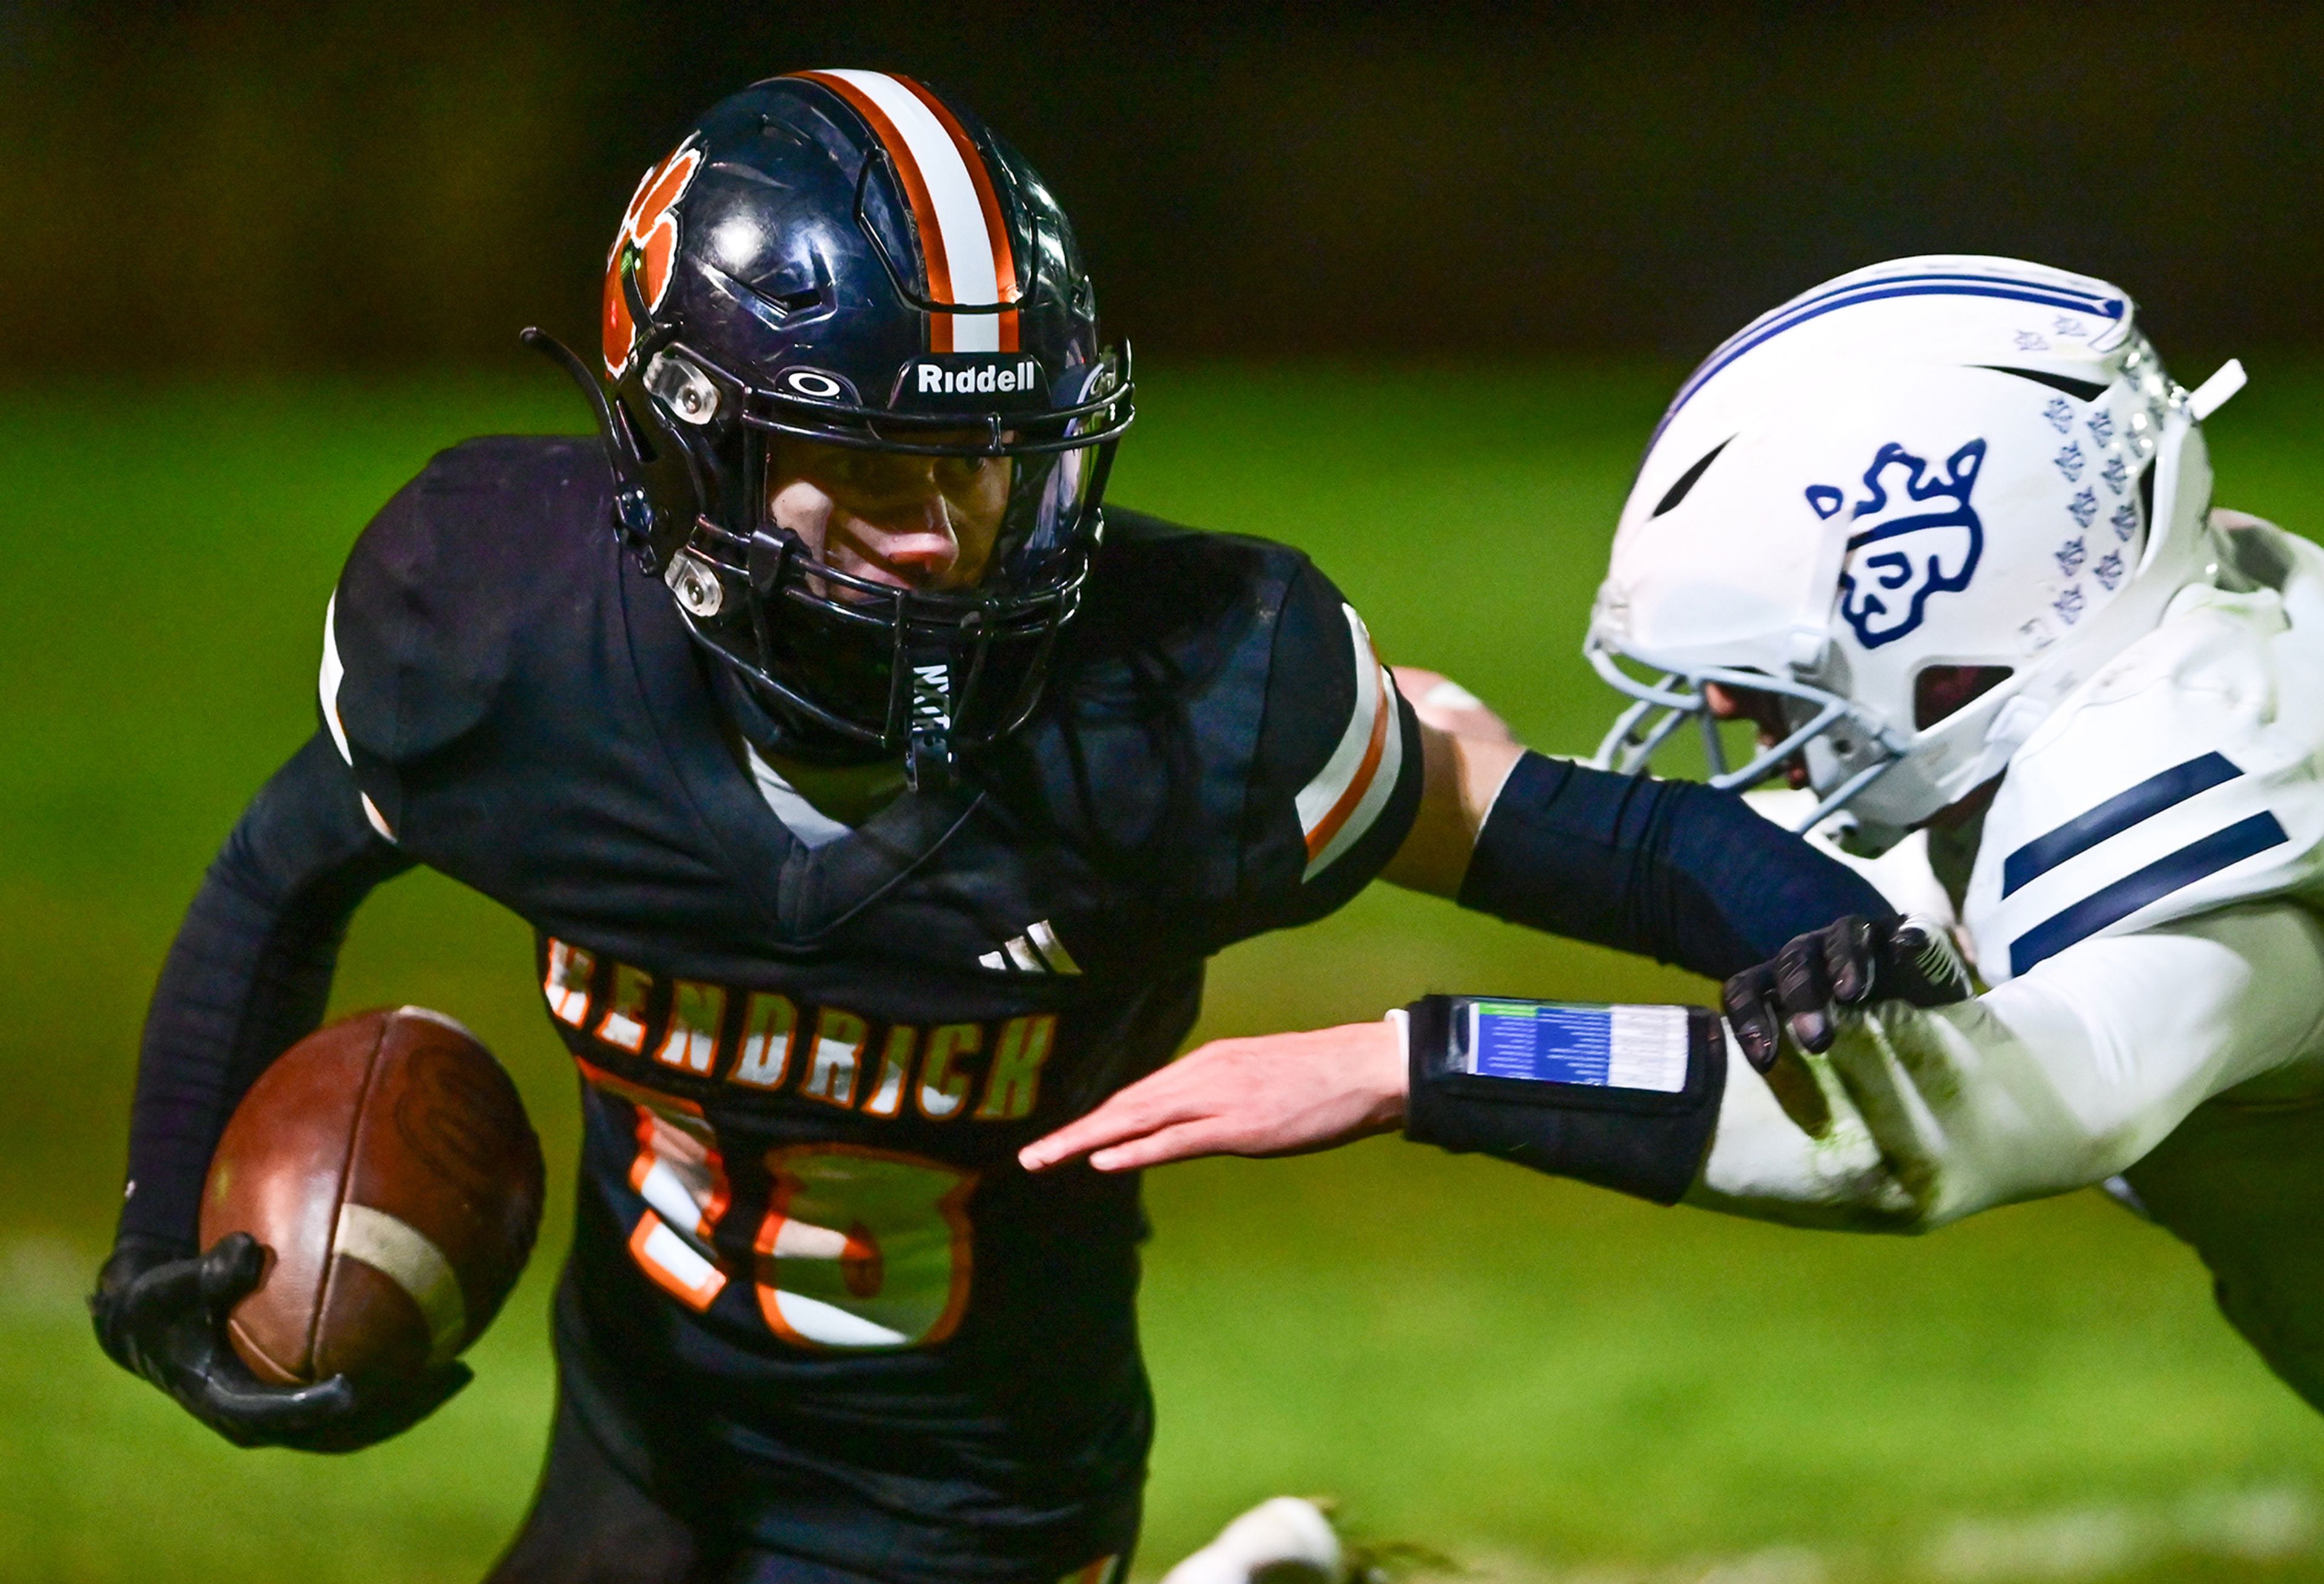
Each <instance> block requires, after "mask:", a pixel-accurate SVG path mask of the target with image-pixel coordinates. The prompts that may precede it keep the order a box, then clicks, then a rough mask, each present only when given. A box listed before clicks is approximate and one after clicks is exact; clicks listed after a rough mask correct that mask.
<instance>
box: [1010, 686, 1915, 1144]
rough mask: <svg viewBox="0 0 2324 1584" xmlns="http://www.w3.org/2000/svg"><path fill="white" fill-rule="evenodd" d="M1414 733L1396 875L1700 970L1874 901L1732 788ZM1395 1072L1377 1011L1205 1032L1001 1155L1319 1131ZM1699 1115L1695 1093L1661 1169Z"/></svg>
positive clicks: (1736, 964)
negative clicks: (1418, 781)
mask: <svg viewBox="0 0 2324 1584" xmlns="http://www.w3.org/2000/svg"><path fill="white" fill-rule="evenodd" d="M1422 750H1423V753H1424V755H1425V767H1426V775H1425V779H1424V782H1423V790H1422V794H1421V803H1420V808H1419V811H1418V813H1417V815H1416V817H1415V819H1414V822H1413V824H1412V828H1411V831H1410V833H1409V834H1407V835H1406V838H1405V842H1404V845H1403V847H1402V849H1401V850H1400V851H1399V852H1397V855H1396V858H1395V859H1394V860H1393V861H1391V862H1390V863H1389V865H1388V869H1387V870H1386V871H1385V874H1386V878H1388V879H1391V880H1394V881H1396V882H1397V884H1400V885H1406V886H1410V887H1412V888H1414V889H1419V890H1426V891H1431V892H1434V893H1435V894H1437V895H1441V896H1448V897H1455V898H1458V900H1459V901H1460V902H1461V904H1462V906H1463V907H1473V908H1476V909H1478V910H1480V911H1481V912H1486V913H1490V914H1493V915H1495V916H1498V917H1501V918H1506V919H1508V920H1510V921H1511V922H1513V923H1518V924H1525V925H1529V926H1533V927H1535V928H1537V929H1543V930H1546V931H1549V932H1551V933H1553V934H1557V935H1567V936H1570V937H1572V938H1574V939H1578V940H1586V941H1592V942H1595V943H1597V944H1601V945H1609V946H1614V947H1617V948H1618V949H1621V950H1624V951H1631V952H1642V953H1647V954H1649V955H1652V956H1655V957H1658V958H1660V959H1662V960H1663V961H1665V962H1677V963H1679V964H1681V965H1682V966H1684V967H1686V968H1689V969H1692V970H1693V971H1694V972H1698V973H1702V974H1707V975H1710V976H1712V977H1715V978H1723V977H1725V976H1726V975H1728V974H1730V973H1734V972H1739V971H1740V970H1742V969H1744V968H1746V967H1748V966H1749V965H1750V964H1753V963H1756V962H1762V961H1764V960H1765V959H1766V958H1768V957H1772V956H1773V955H1775V952H1776V951H1777V950H1778V949H1779V948H1780V947H1781V946H1782V945H1783V944H1784V943H1785V942H1787V941H1789V940H1790V939H1791V938H1792V937H1793V936H1794V935H1800V934H1803V933H1804V932H1806V931H1808V930H1812V929H1815V928H1818V927H1820V926H1823V925H1825V924H1828V923H1830V922H1831V920H1833V919H1834V918H1838V917H1840V916H1843V915H1846V914H1849V913H1865V912H1876V913H1877V912H1881V911H1885V905H1884V904H1883V902H1882V900H1881V898H1880V896H1879V893H1878V892H1877V891H1875V890H1874V889H1872V887H1871V886H1870V884H1869V883H1868V882H1867V881H1866V880H1864V879H1862V878H1861V877H1859V876H1858V875H1857V874H1856V873H1855V871H1853V870H1850V869H1849V868H1848V867H1847V866H1846V865H1844V864H1842V863H1840V862H1839V861H1837V860H1835V859H1832V858H1831V857H1828V856H1827V855H1825V854H1824V853H1822V852H1818V851H1816V850H1815V849H1814V848H1813V847H1812V846H1810V845H1809V844H1808V843H1805V842H1804V841H1803V840H1801V839H1800V838H1799V837H1797V836H1794V835H1792V834H1790V833H1787V832H1785V831H1784V830H1782V829H1780V828H1779V827H1777V826H1775V825H1774V824H1769V823H1768V822H1767V821H1766V820H1765V819H1762V818H1761V817H1760V816H1759V815H1757V814H1756V813H1754V812H1753V811H1752V810H1751V809H1750V808H1749V807H1748V806H1747V805H1746V804H1744V802H1743V801H1742V799H1740V798H1739V797H1734V796H1732V795H1730V794H1728V793H1722V792H1715V791H1713V790H1711V788H1710V787H1701V786H1695V785H1692V784H1691V783H1687V782H1680V781H1655V780H1649V779H1647V778H1644V777H1631V776H1616V775H1609V774H1608V773H1606V772H1604V771H1601V770H1592V769H1588V768H1586V767H1584V766H1581V765H1576V764H1572V763H1571V762H1569V761H1566V760H1552V759H1547V758H1545V757H1544V756H1542V755H1540V754H1537V753H1530V752H1527V751H1525V750H1523V749H1521V748H1519V747H1518V746H1517V744H1515V743H1513V742H1509V741H1505V740H1501V741H1496V740H1491V739H1488V738H1482V737H1472V736H1454V735H1452V734H1451V733H1448V732H1442V731H1439V730H1436V729H1435V728H1434V727H1433V726H1431V725H1429V724H1428V723H1427V717H1426V716H1425V715H1424V716H1423V726H1422ZM1405 1094H1406V1053H1405V1048H1404V1042H1403V1038H1402V1036H1401V1035H1400V1034H1399V1032H1398V1031H1397V1028H1396V1027H1393V1026H1392V1025H1390V1024H1388V1023H1358V1024H1348V1025H1344V1026H1342V1027H1337V1028H1327V1029H1319V1030H1316V1031H1314V1032H1312V1033H1305V1034H1285V1035H1272V1036H1263V1037H1260V1038H1256V1039H1230V1040H1218V1041H1214V1042H1213V1043H1212V1044H1210V1045H1205V1046H1203V1048H1202V1049H1200V1050H1198V1051H1195V1052H1194V1053H1193V1054H1190V1055H1187V1056H1185V1057H1183V1058H1181V1059H1180V1060H1178V1061H1176V1062H1174V1063H1173V1064H1170V1065H1169V1066H1168V1067H1166V1068H1164V1069H1163V1070H1162V1071H1161V1072H1159V1073H1155V1074H1153V1075H1152V1076H1151V1077H1148V1078H1146V1079H1144V1080H1142V1081H1140V1082H1138V1083H1135V1084H1133V1085H1131V1086H1130V1088H1128V1089H1125V1090H1123V1091H1120V1093H1118V1094H1116V1095H1114V1096H1113V1097H1112V1098H1111V1099H1110V1100H1108V1101H1106V1102H1105V1104H1103V1105H1102V1106H1100V1107H1099V1108H1098V1109H1097V1110H1094V1111H1092V1112H1091V1113H1089V1114H1088V1115H1087V1116H1085V1117H1083V1118H1081V1119H1077V1120H1076V1121H1074V1122H1072V1123H1070V1124H1068V1125H1067V1126H1066V1127H1065V1128H1060V1129H1059V1130H1058V1131H1056V1133H1053V1134H1051V1135H1049V1136H1048V1137H1046V1138H1043V1139H1040V1140H1038V1141H1037V1142H1036V1143H1034V1144H1033V1145H1031V1146H1029V1147H1027V1148H1026V1149H1025V1150H1024V1151H1023V1152H1022V1153H1021V1155H1020V1156H1019V1158H1020V1160H1021V1161H1022V1162H1023V1164H1024V1165H1025V1166H1026V1167H1027V1169H1028V1170H1036V1171H1037V1170H1040V1169H1043V1168H1045V1167H1047V1166H1051V1165H1056V1164H1057V1163H1058V1162H1060V1161H1064V1160H1068V1159H1071V1158H1073V1157H1074V1156H1080V1155H1088V1156H1090V1164H1091V1165H1094V1166H1096V1167H1097V1168H1098V1169H1099V1170H1101V1171H1120V1170H1128V1169H1130V1168H1134V1167H1139V1166H1147V1165H1160V1164H1161V1163H1163V1162H1165V1161H1171V1160H1182V1159H1185V1158H1187V1157H1189V1156H1197V1155H1211V1154H1235V1155H1283V1154H1291V1153H1296V1152H1298V1151H1302V1150H1310V1149H1323V1148H1328V1147H1331V1146H1333V1145H1335V1144H1340V1143H1344V1142H1346V1141H1347V1140H1349V1139H1351V1138H1355V1137H1362V1136H1364V1135H1366V1134H1369V1133H1378V1132H1383V1131H1386V1130H1388V1128H1395V1127H1397V1126H1398V1125H1400V1124H1401V1123H1402V1122H1403V1121H1404V1119H1405ZM1710 1125H1711V1114H1710V1112H1709V1111H1708V1110H1706V1111H1705V1114H1704V1115H1703V1117H1702V1118H1701V1129H1700V1131H1699V1132H1698V1133H1696V1134H1695V1135H1693V1140H1694V1142H1693V1144H1692V1148H1693V1150H1694V1153H1693V1154H1691V1155H1689V1156H1688V1157H1687V1159H1686V1160H1685V1161H1684V1162H1683V1163H1682V1164H1681V1165H1680V1166H1679V1176H1678V1179H1677V1180H1678V1181H1680V1182H1683V1181H1684V1180H1685V1174H1686V1173H1687V1171H1688V1170H1690V1169H1691V1168H1692V1165H1693V1162H1694V1160H1695V1159H1697V1158H1699V1156H1700V1146H1701V1137H1703V1136H1705V1135H1707V1134H1708V1132H1709V1128H1710ZM1446 1142H1448V1143H1450V1142H1452V1140H1451V1139H1449V1138H1448V1139H1447V1140H1446ZM1675 1147H1679V1148H1681V1149H1684V1148H1687V1147H1689V1146H1687V1145H1686V1144H1684V1143H1680V1144H1678V1145H1677V1146H1675Z"/></svg>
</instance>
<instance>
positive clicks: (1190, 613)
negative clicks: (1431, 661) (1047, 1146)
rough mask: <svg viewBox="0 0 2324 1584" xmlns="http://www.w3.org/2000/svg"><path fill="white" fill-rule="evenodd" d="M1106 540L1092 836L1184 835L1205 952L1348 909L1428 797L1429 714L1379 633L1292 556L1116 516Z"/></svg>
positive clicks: (1088, 637) (1094, 639) (1074, 694)
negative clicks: (1112, 738)
mask: <svg viewBox="0 0 2324 1584" xmlns="http://www.w3.org/2000/svg"><path fill="white" fill-rule="evenodd" d="M1107 529H1108V533H1107V541H1106V548H1105V550H1104V552H1103V553H1102V557H1101V560H1100V563H1099V566H1097V568H1096V569H1095V570H1094V571H1093V576H1092V578H1091V585H1092V591H1093V592H1092V595H1091V598H1090V602H1089V606H1088V608H1087V609H1086V610H1085V611H1084V614H1083V615H1082V616H1081V617H1080V618H1079V619H1078V621H1077V622H1075V625H1074V631H1073V634H1072V638H1071V640H1070V644H1069V649H1070V652H1071V654H1072V655H1073V656H1074V658H1073V659H1072V660H1071V661H1069V663H1068V664H1067V665H1066V667H1065V672H1066V675H1065V676H1064V677H1061V678H1060V683H1059V691H1060V694H1061V695H1063V699H1062V700H1061V702H1062V703H1063V704H1064V707H1065V712H1066V713H1067V714H1071V715H1072V716H1073V717H1074V721H1075V723H1076V725H1075V729H1076V731H1077V732H1079V733H1081V739H1082V740H1081V741H1077V742H1076V743H1075V744H1074V748H1073V751H1072V753H1071V755H1070V758H1071V759H1072V760H1073V761H1074V764H1075V765H1076V766H1077V767H1079V768H1078V769H1077V770H1076V774H1075V777H1074V780H1075V781H1076V783H1077V784H1078V783H1086V784H1087V785H1089V786H1091V787H1098V788H1102V797H1099V798H1098V799H1097V801H1096V803H1095V805H1094V806H1093V807H1091V808H1090V809H1089V810H1088V811H1087V812H1086V814H1085V815H1084V816H1082V817H1083V819H1084V823H1086V824H1088V826H1089V827H1090V830H1091V832H1092V833H1101V832H1102V840H1103V843H1104V844H1105V845H1109V846H1121V847H1124V848H1130V849H1139V850H1141V851H1143V850H1144V842H1145V839H1146V838H1148V837H1149V836H1152V835H1164V837H1165V841H1166V843H1167V842H1168V841H1170V840H1172V839H1173V838H1174V837H1175V839H1176V843H1177V850H1176V854H1175V856H1174V857H1173V858H1172V859H1171V860H1169V861H1168V862H1169V866H1170V867H1171V868H1172V869H1173V870H1174V871H1175V872H1176V875H1177V879H1178V881H1179V882H1180V883H1181V884H1182V885H1183V887H1184V889H1185V890H1186V891H1187V893H1188V895H1189V897H1190V898H1200V899H1201V900H1200V903H1199V905H1198V906H1196V911H1197V912H1199V913H1200V914H1201V916H1202V921H1201V922H1200V923H1199V924H1198V925H1196V926H1195V927H1196V928H1197V930H1198V933H1200V934H1201V935H1203V938H1204V945H1205V949H1206V950H1216V949H1217V948H1218V947H1220V946H1222V945H1223V944H1226V943H1227V942H1229V941H1231V940H1237V939H1241V938H1243V937H1245V936H1247V935H1256V934H1259V933H1260V932H1261V931H1264V930H1268V929H1272V928H1278V927H1282V926H1286V925H1289V924H1296V923H1300V922H1304V921H1305V920H1307V919H1309V918H1314V917H1320V916H1323V914H1325V913H1329V912H1331V911H1332V910H1333V909H1334V908H1336V907H1339V906H1340V905H1341V904H1342V903H1343V902H1345V901H1346V900H1347V899H1348V898H1349V897H1351V896H1352V895H1353V894H1354V893H1355V892H1356V891H1358V890H1360V889H1362V888H1363V886H1364V885H1365V884H1366V883H1367V882H1369V880H1370V879H1372V878H1373V877H1374V876H1375V875H1377V874H1378V873H1379V870H1380V868H1381V866H1382V865H1383V864H1384V863H1386V861H1388V857H1389V856H1390V855H1391V854H1393V853H1394V852H1395V851H1396V849H1397V846H1398V845H1399V844H1400V843H1401V842H1402V840H1403V837H1404V833H1405V832H1406V830H1407V829H1409V827H1410V825H1411V823H1412V818H1413V814H1414V811H1415V809H1416V806H1417V805H1418V800H1419V788H1420V778H1421V755H1420V752H1419V747H1418V737H1417V733H1418V731H1419V726H1418V721H1417V718H1416V716H1414V715H1413V714H1412V712H1411V710H1410V707H1409V706H1408V705H1405V704H1404V703H1403V701H1402V699H1401V697H1400V696H1399V695H1397V691H1396V688H1395V685H1394V683H1393V682H1392V681H1391V680H1390V678H1389V677H1388V672H1387V669H1386V668H1385V667H1384V666H1382V665H1381V663H1380V660H1379V655H1378V653H1377V652H1376V651H1375V649H1374V648H1373V646H1372V640H1371V636H1370V634H1369V632H1368V631H1366V630H1365V627H1364V624H1363V622H1362V621H1361V620H1360V618H1359V617H1358V616H1357V615H1356V613H1355V611H1354V609H1353V608H1352V607H1351V605H1350V604H1349V603H1348V602H1347V601H1346V600H1345V599H1344V598H1343V597H1342V595H1341V594H1340V591H1339V590H1338V589H1337V588H1335V587H1334V586H1333V584H1332V582H1331V580H1330V579H1329V578H1327V577H1325V576H1323V573H1322V572H1321V571H1319V570H1318V569H1317V568H1316V567H1315V566H1314V564H1313V563H1312V562H1310V561H1309V560H1308V559H1307V557H1305V555H1303V554H1301V553H1300V552H1299V551H1297V550H1295V549H1292V548H1288V547H1286V546H1283V545H1278V544H1273V543H1269V542H1268V541H1266V540H1263V539H1247V538H1244V537H1242V536H1240V535H1234V534H1214V533H1199V532H1195V531H1194V530H1187V529H1180V528H1177V527H1175V526H1173V525H1171V524H1168V523H1165V522H1161V521H1159V520H1155V519H1152V518H1148V517H1144V516H1142V515H1140V514H1139V513H1135V512H1122V511H1111V510H1110V511H1108V513H1107ZM1097 728H1111V729H1112V730H1114V731H1116V732H1122V733H1124V734H1126V736H1127V737H1128V738H1129V739H1130V740H1132V741H1135V743H1136V744H1137V745H1138V746H1137V751H1135V752H1133V753H1131V754H1130V755H1129V756H1128V757H1127V758H1126V759H1125V760H1123V762H1124V763H1126V764H1130V765H1134V766H1138V767H1141V768H1140V769H1138V770H1137V771H1136V773H1134V774H1131V775H1127V776H1125V775H1123V774H1120V773H1115V772H1110V771H1109V765H1110V763H1111V760H1109V758H1108V756H1107V753H1106V751H1105V749H1104V748H1103V746H1102V744H1101V743H1099V742H1098V741H1096V738H1095V737H1094V735H1093V729H1097ZM1157 769H1158V770H1161V771H1163V772H1165V773H1160V774H1157V773H1155V772H1156V771H1157ZM1174 806H1176V811H1177V812H1179V813H1186V814H1191V815H1193V817H1191V818H1180V817H1175V816H1174ZM1194 806H1199V812H1195V809H1194ZM1166 833H1167V834H1166ZM1154 864H1155V858H1154V855H1153V854H1152V853H1151V852H1148V854H1147V858H1146V860H1145V866H1146V867H1148V868H1152V867H1154Z"/></svg>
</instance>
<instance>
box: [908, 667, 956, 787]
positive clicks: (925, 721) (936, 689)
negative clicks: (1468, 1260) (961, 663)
mask: <svg viewBox="0 0 2324 1584" xmlns="http://www.w3.org/2000/svg"><path fill="white" fill-rule="evenodd" d="M910 666H911V682H910V684H909V686H910V687H911V706H910V708H911V725H910V728H909V732H910V734H909V736H908V739H907V741H906V746H905V749H904V782H905V785H907V786H908V787H911V789H912V790H913V791H915V792H921V791H935V790H936V789H938V788H940V787H945V786H949V785H950V784H951V782H952V779H953V777H954V773H955V772H956V770H957V768H958V767H957V765H956V763H955V760H954V754H953V746H952V714H953V695H952V661H951V658H950V657H949V656H946V655H945V654H942V653H921V654H916V655H914V656H912V657H911V659H910Z"/></svg>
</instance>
